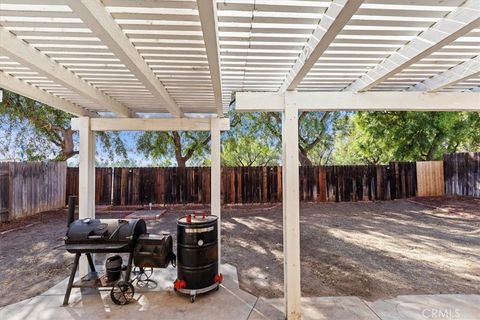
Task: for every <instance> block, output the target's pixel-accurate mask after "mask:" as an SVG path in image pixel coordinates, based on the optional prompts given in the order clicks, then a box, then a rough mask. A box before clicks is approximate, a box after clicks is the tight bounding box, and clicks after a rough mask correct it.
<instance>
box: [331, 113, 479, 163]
mask: <svg viewBox="0 0 480 320" xmlns="http://www.w3.org/2000/svg"><path fill="white" fill-rule="evenodd" d="M479 132H480V114H479V113H472V112H470V113H468V112H359V113H357V114H355V115H354V116H353V118H352V122H351V123H350V124H349V128H348V133H346V134H344V135H342V136H338V137H337V144H336V150H335V157H334V159H335V162H337V163H344V162H348V163H365V162H367V163H387V162H390V161H417V160H437V159H441V158H442V156H443V154H445V153H453V152H458V151H478V150H479V149H480V133H479Z"/></svg>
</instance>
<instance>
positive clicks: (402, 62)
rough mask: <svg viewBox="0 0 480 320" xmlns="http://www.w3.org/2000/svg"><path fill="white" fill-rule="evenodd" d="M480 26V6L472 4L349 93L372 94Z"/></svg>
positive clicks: (472, 0) (352, 86) (390, 59)
mask: <svg viewBox="0 0 480 320" xmlns="http://www.w3.org/2000/svg"><path fill="white" fill-rule="evenodd" d="M479 25H480V5H479V2H478V0H468V1H466V2H465V3H464V4H463V5H462V6H461V7H458V8H457V9H455V10H454V11H452V12H451V13H449V14H448V15H447V16H446V17H445V18H443V19H441V20H440V21H439V22H437V23H435V24H434V25H433V26H432V27H431V28H429V29H427V30H426V31H424V32H422V33H421V34H420V35H419V36H417V37H415V38H414V39H413V40H412V41H410V42H409V43H407V44H406V45H405V46H403V47H402V48H400V49H399V50H398V51H397V52H395V53H393V54H392V55H391V56H390V57H388V58H387V59H386V60H384V61H383V62H381V63H380V64H378V65H377V66H376V67H375V68H373V69H372V70H370V71H369V72H368V73H366V74H365V75H363V76H362V77H360V78H359V79H357V80H356V81H355V82H353V83H352V84H350V85H349V86H348V87H347V88H345V91H366V90H369V89H371V88H372V87H374V86H375V85H377V84H379V83H381V82H383V81H384V80H386V79H388V78H390V77H391V76H393V75H395V74H397V73H399V72H400V71H402V70H403V69H405V68H407V67H409V66H411V65H412V64H414V63H416V62H417V61H419V60H421V59H423V58H425V57H427V56H428V55H430V54H432V53H433V52H435V51H437V50H438V49H440V48H442V47H443V46H445V45H447V44H449V43H451V42H452V41H454V40H455V39H457V38H459V37H461V36H463V35H465V34H466V33H467V32H469V31H471V30H472V29H474V28H478V26H479Z"/></svg>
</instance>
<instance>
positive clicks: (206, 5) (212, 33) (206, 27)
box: [197, 0, 223, 117]
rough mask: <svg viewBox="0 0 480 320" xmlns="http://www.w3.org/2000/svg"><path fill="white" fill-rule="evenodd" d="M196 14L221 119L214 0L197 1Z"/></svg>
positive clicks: (218, 57)
mask: <svg viewBox="0 0 480 320" xmlns="http://www.w3.org/2000/svg"><path fill="white" fill-rule="evenodd" d="M197 6H198V14H199V16H200V22H201V25H202V32H203V40H204V41H205V49H206V52H207V60H208V67H209V70H210V78H211V80H212V87H213V93H214V96H215V105H216V106H217V113H218V116H219V117H223V101H222V75H221V67H220V46H219V40H218V20H217V1H216V0H197Z"/></svg>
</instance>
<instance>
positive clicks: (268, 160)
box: [222, 112, 281, 166]
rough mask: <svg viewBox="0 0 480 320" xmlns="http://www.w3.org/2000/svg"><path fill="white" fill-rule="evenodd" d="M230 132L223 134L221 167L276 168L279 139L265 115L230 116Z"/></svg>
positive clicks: (279, 147)
mask: <svg viewBox="0 0 480 320" xmlns="http://www.w3.org/2000/svg"><path fill="white" fill-rule="evenodd" d="M230 119H231V125H230V131H227V132H225V133H224V134H223V139H222V165H224V166H266V165H278V164H279V163H280V156H281V140H280V139H279V138H278V137H277V136H276V132H275V131H274V130H278V129H279V128H278V126H277V124H276V120H275V119H274V118H273V117H265V114H264V113H259V112H253V113H232V114H231V115H230ZM280 135H281V133H280Z"/></svg>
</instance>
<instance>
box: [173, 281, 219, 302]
mask: <svg viewBox="0 0 480 320" xmlns="http://www.w3.org/2000/svg"><path fill="white" fill-rule="evenodd" d="M219 288H220V282H215V283H214V284H212V285H211V286H208V287H205V288H201V289H181V288H174V289H173V290H175V291H178V292H180V293H183V294H186V295H190V302H192V303H193V302H195V298H196V297H197V294H202V293H207V292H210V291H212V290H218V289H219Z"/></svg>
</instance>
